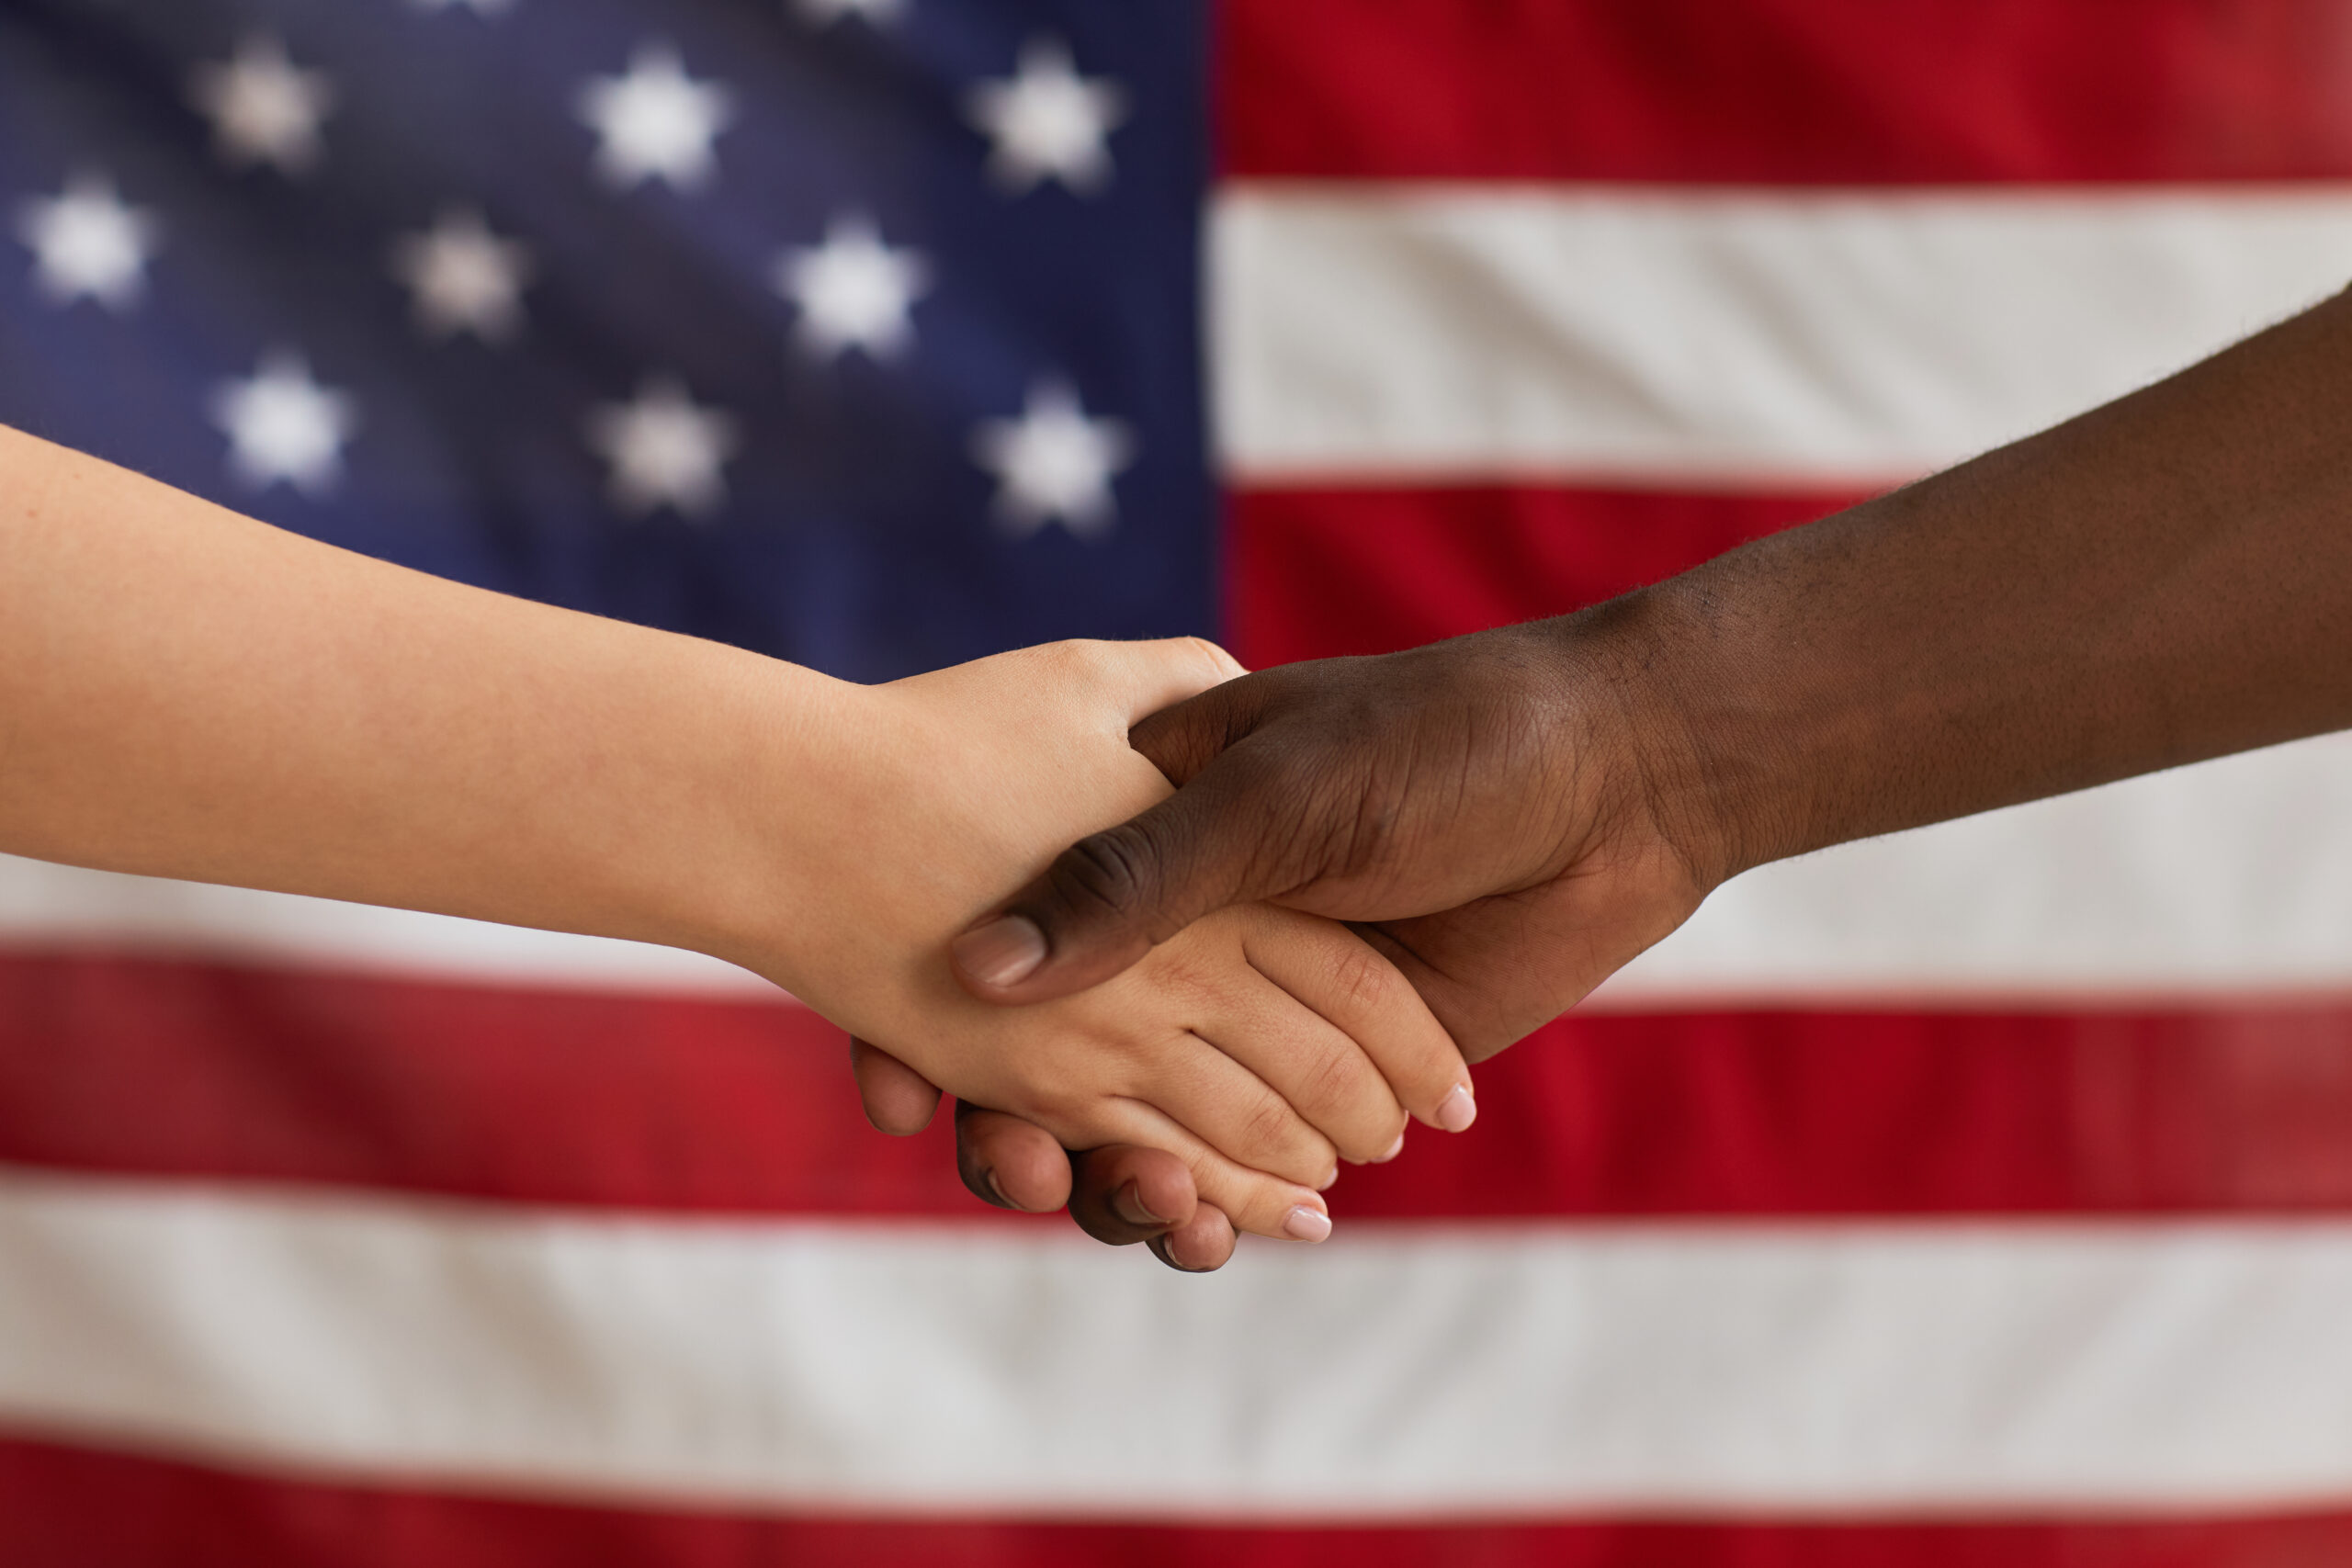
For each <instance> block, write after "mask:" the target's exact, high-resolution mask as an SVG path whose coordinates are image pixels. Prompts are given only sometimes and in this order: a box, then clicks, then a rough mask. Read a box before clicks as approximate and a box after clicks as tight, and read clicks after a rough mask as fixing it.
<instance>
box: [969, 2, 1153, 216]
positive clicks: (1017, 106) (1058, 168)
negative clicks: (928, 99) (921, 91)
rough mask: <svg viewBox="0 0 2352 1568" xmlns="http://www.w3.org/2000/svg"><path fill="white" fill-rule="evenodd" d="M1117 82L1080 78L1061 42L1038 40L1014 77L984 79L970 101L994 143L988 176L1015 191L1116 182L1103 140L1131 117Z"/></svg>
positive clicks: (1085, 188)
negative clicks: (1043, 184)
mask: <svg viewBox="0 0 2352 1568" xmlns="http://www.w3.org/2000/svg"><path fill="white" fill-rule="evenodd" d="M1126 106H1127V96H1126V94H1125V92H1123V91H1121V90H1120V88H1119V85H1118V84H1117V83H1115V82H1113V81H1111V80H1109V79H1108V78H1106V77H1101V76H1080V74H1079V73H1077V71H1076V70H1075V69H1074V68H1073V67H1072V66H1071V64H1070V58H1069V48H1068V46H1066V45H1064V44H1063V43H1062V42H1061V41H1060V40H1059V39H1050V38H1040V39H1031V40H1030V41H1029V42H1028V43H1026V44H1024V45H1023V47H1022V50H1021V60H1020V62H1019V65H1018V67H1017V68H1016V69H1015V71H1014V73H1013V74H1012V77H1011V78H1010V79H1008V80H1005V81H1000V82H983V83H981V84H980V85H978V86H977V87H975V88H973V89H972V91H971V95H970V96H968V97H967V99H966V100H965V112H966V113H967V114H968V115H969V116H970V117H971V120H972V123H973V124H974V125H976V126H978V127H979V128H980V130H983V131H985V132H987V133H988V137H989V141H990V142H991V143H992V144H993V145H992V146H991V148H990V150H989V174H990V175H994V176H995V178H996V181H997V183H998V184H999V185H1001V186H1003V187H1004V188H1005V189H1006V190H1008V191H1010V192H1012V194H1013V195H1015V196H1019V195H1022V194H1023V193H1024V192H1026V191H1029V190H1031V189H1034V188H1035V186H1037V185H1038V183H1039V182H1040V181H1044V180H1049V179H1053V180H1059V181H1061V182H1062V184H1063V185H1064V186H1068V187H1069V189H1070V190H1073V191H1075V192H1077V193H1078V194H1080V195H1081V196H1089V195H1091V194H1093V193H1094V192H1096V191H1098V190H1101V189H1102V188H1103V186H1106V185H1108V184H1110V183H1111V150H1110V148H1109V147H1107V146H1106V145H1104V141H1103V139H1104V138H1105V137H1107V136H1109V135H1110V134H1111V128H1112V127H1113V126H1115V125H1117V124H1118V123H1119V122H1120V121H1121V120H1123V119H1125V118H1126V116H1127V107H1126Z"/></svg>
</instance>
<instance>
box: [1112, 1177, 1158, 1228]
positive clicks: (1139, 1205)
mask: <svg viewBox="0 0 2352 1568" xmlns="http://www.w3.org/2000/svg"><path fill="white" fill-rule="evenodd" d="M1111 1210H1112V1212H1113V1213H1115V1214H1117V1215H1118V1216H1119V1218H1121V1219H1123V1220H1125V1221H1126V1222H1127V1224H1131V1225H1164V1224H1167V1223H1168V1222H1167V1221H1166V1220H1163V1219H1161V1218H1160V1217H1159V1215H1158V1214H1155V1213H1152V1212H1151V1211H1150V1210H1149V1209H1147V1208H1145V1207H1144V1203H1143V1192H1142V1190H1141V1189H1140V1188H1138V1187H1137V1186H1136V1184H1135V1183H1134V1182H1132V1181H1130V1182H1127V1183H1126V1184H1125V1185H1124V1186H1122V1187H1121V1188H1120V1189H1119V1190H1117V1191H1116V1192H1114V1193H1112V1194H1111Z"/></svg>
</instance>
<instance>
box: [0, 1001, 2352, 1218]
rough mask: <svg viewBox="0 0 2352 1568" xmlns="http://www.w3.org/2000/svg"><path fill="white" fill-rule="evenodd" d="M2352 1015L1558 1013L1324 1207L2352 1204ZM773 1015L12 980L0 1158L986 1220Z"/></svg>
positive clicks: (1581, 1209)
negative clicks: (1449, 1117)
mask: <svg viewBox="0 0 2352 1568" xmlns="http://www.w3.org/2000/svg"><path fill="white" fill-rule="evenodd" d="M2347 1062H2352V1002H2346V1003H2343V1004H2335V1005H2325V1006H2309V1007H2301V1008H2296V1007H2280V1008H2272V1009H2266V1008H2258V1007H2252V1006H2247V1007H2238V1008H2217V1009H2213V1010H2204V1011H2180V1010H2174V1011H2139V1012H2131V1011H2123V1010H2104V1011H2080V1012H2071V1013H2070V1012H2054V1011H2045V1012H2018V1013H1990V1012H1951V1013H1930V1012H1798V1011H1785V1012H1771V1011H1753V1012H1723V1013H1700V1014H1677V1015H1665V1016H1640V1015H1632V1016H1610V1015H1606V1014H1599V1015H1593V1016H1590V1017H1580V1018H1573V1019H1569V1020H1566V1021H1563V1022H1561V1023H1559V1024H1556V1025H1555V1026H1553V1028H1552V1029H1551V1030H1549V1031H1547V1032H1545V1034H1544V1035H1543V1036H1541V1037H1539V1038H1538V1039H1536V1040H1534V1041H1531V1042H1529V1043H1526V1044H1524V1045H1521V1046H1520V1047H1519V1048H1518V1049H1516V1050H1514V1051H1512V1052H1511V1053H1510V1055H1506V1056H1504V1057H1501V1058H1499V1059H1498V1060H1496V1061H1495V1062H1492V1063H1489V1064H1488V1065H1487V1066H1485V1067H1484V1068H1482V1069H1481V1078H1480V1085H1481V1094H1480V1104H1481V1106H1482V1108H1483V1111H1482V1115H1481V1118H1480V1121H1479V1124H1478V1127H1477V1129H1476V1132H1475V1133H1473V1134H1469V1135H1467V1136H1464V1137H1461V1138H1449V1137H1446V1136H1444V1135H1442V1134H1434V1133H1429V1132H1417V1133H1415V1134H1413V1135H1412V1136H1411V1137H1410V1138H1409V1139H1408V1148H1407V1152H1406V1155H1405V1157H1403V1158H1402V1159H1400V1160H1398V1161H1397V1163H1396V1164H1394V1165H1391V1166H1387V1167H1382V1168H1366V1169H1362V1170H1351V1171H1350V1172H1348V1173H1347V1175H1346V1177H1345V1179H1343V1180H1342V1181H1341V1183H1340V1186H1339V1187H1338V1188H1337V1189H1335V1190H1334V1192H1333V1195H1332V1196H1333V1207H1334V1209H1335V1210H1336V1212H1337V1213H1339V1214H1340V1216H1341V1217H1342V1218H1343V1219H1344V1218H1356V1219H1363V1218H1408V1219H1442V1218H1448V1217H1461V1216H1513V1217H1541V1216H1545V1215H1568V1216H1611V1215H1623V1216H1642V1215H1647V1216H1677V1215H1691V1216H1702V1215H1730V1216H1739V1215H1747V1216H1756V1217H1770V1216H1805V1215H1821V1216H1839V1215H1856V1216H1860V1215H1875V1216H1901V1215H1924V1214H2060V1213H2066V1214H2074V1213H2091V1214H2139V1213H2145V1214H2177V1213H2208V1212H2211V1213H2301V1212H2313V1211H2343V1210H2346V1209H2352V1073H2347V1072H2346V1070H2345V1068H2346V1063H2347ZM946 1139H947V1130H946V1127H945V1125H944V1118H943V1119H942V1122H941V1124H940V1125H938V1126H935V1127H934V1128H933V1130H932V1131H931V1132H930V1133H928V1134H924V1135H923V1136H922V1138H919V1139H913V1140H908V1141H897V1140H892V1139H888V1138H885V1137H882V1136H881V1135H880V1134H876V1133H873V1132H871V1131H870V1130H868V1129H867V1128H866V1126H865V1122H864V1121H863V1120H862V1119H861V1118H860V1116H859V1114H858V1112H857V1110H856V1105H855V1101H854V1098H853V1097H852V1094H851V1090H850V1087H849V1081H848V1074H847V1073H846V1072H845V1071H844V1070H843V1066H842V1040H841V1037H840V1036H839V1035H838V1034H837V1033H835V1032H833V1031H831V1029H830V1028H828V1027H826V1026H825V1025H823V1024H821V1023H820V1022H818V1021H815V1020H813V1019H811V1018H810V1017H809V1015H807V1014H805V1013H802V1012H799V1011H797V1010H789V1009H784V1008H775V1007H763V1006H756V1005H746V1004H741V1003H730V1002H711V1001H695V1000H683V999H664V998H646V997H628V998H614V997H582V996H574V995H565V994H561V993H546V992H523V991H501V990H496V989H492V988H488V987H469V986H453V985H425V984H419V983H415V982H411V981H397V980H385V979H363V978H358V977H348V976H319V975H311V974H275V973H270V972H267V971H260V970H239V969H232V968H227V967H209V966H205V965H199V964H173V963H158V962H153V961H146V960H130V959H121V958H106V957H97V956H84V957H46V958H41V957H16V958H10V959H5V960H0V1161H8V1162H13V1163H17V1164H22V1165H32V1166H41V1167H48V1168H64V1169H75V1170H86V1171H100V1172H109V1173H121V1174H132V1175H142V1176H162V1177H193V1178H208V1179H253V1180H267V1181H284V1182H303V1183H329V1184H336V1185H345V1186H352V1187H362V1188H376V1189H386V1190H397V1191H411V1192H424V1193H433V1194H439V1195H447V1196H457V1197H467V1198H481V1199H492V1200H503V1201H521V1202H532V1203H554V1204H583V1205H597V1206H605V1207H624V1208H653V1209H664V1210H679V1211H725V1212H742V1213H777V1214H843V1215H881V1214H905V1215H945V1216H958V1217H972V1218H978V1217H979V1216H981V1215H983V1214H985V1213H988V1211H985V1210H983V1209H982V1208H981V1207H980V1206H979V1205H978V1203H976V1202H975V1201H972V1200H971V1199H970V1198H969V1197H967V1195H966V1194H965V1193H964V1191H963V1190H962V1188H961V1187H960V1186H959V1185H957V1183H956V1179H955V1177H954V1175H953V1173H952V1171H951V1169H950V1167H949V1154H948V1147H947V1142H946Z"/></svg>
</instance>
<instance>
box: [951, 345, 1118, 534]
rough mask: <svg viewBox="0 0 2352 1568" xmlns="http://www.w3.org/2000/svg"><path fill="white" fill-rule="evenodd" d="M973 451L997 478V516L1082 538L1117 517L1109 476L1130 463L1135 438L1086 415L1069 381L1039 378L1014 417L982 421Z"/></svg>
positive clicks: (1013, 526) (1021, 528) (1010, 524)
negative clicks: (1051, 526)
mask: <svg viewBox="0 0 2352 1568" xmlns="http://www.w3.org/2000/svg"><path fill="white" fill-rule="evenodd" d="M972 455H973V457H975V458H976V459H977V460H978V463H979V465H980V466H981V467H982V468H986V469H988V470H989V472H990V473H993V474H994V475H996V477H997V492H996V510H997V515H998V517H999V518H1000V519H1001V520H1002V522H1003V523H1004V525H1005V527H1006V529H1007V530H1008V531H1009V532H1011V533H1012V534H1013V535H1014V536H1017V537H1026V536H1029V535H1031V534H1034V533H1035V532H1037V530H1038V529H1040V528H1043V527H1044V526H1045V525H1046V524H1048V523H1059V524H1060V525H1062V526H1063V527H1065V528H1067V529H1069V531H1070V532H1071V533H1073V534H1076V535H1078V536H1080V537H1081V538H1085V537H1090V536H1093V535H1096V534H1100V533H1103V532H1105V531H1107V530H1108V529H1109V528H1110V526H1111V525H1112V522H1113V521H1114V517H1115V516H1116V513H1117V506H1116V503H1115V502H1114V501H1113V499H1112V495H1111V476H1112V475H1114V474H1115V473H1117V472H1118V471H1119V470H1120V469H1122V468H1125V467H1126V466H1127V465H1128V464H1130V463H1132V462H1134V461H1135V438H1134V436H1133V435H1132V434H1129V432H1128V429H1127V426H1126V425H1125V423H1123V422H1122V421H1119V420H1115V419H1089V418H1087V417H1086V411H1085V410H1084V409H1082V408H1080V406H1079V401H1078V394H1077V393H1076V392H1074V391H1072V390H1070V389H1069V387H1068V386H1067V385H1065V384H1063V383H1061V382H1058V381H1045V382H1039V383H1037V384H1035V385H1034V386H1032V387H1031V388H1030V389H1029V399H1028V402H1027V404H1026V406H1024V407H1023V409H1022V411H1021V417H1020V418H1019V419H1012V420H1001V419H992V420H987V421H984V422H982V423H981V424H980V426H979V428H978V430H977V431H975V432H974V433H973V435H972Z"/></svg>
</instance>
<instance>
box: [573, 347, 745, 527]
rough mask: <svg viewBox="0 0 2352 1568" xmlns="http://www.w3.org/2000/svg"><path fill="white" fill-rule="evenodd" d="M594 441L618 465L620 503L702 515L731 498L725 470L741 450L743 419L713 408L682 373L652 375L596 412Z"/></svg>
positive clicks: (635, 512)
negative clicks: (690, 390) (691, 392)
mask: <svg viewBox="0 0 2352 1568" xmlns="http://www.w3.org/2000/svg"><path fill="white" fill-rule="evenodd" d="M588 445H589V446H592V447H593V448H594V449H595V451H596V454H597V455H598V456H599V457H603V458H604V459H605V461H606V462H608V463H610V464H611V465H612V468H613V472H612V482H611V491H612V498H613V504H614V505H616V506H617V507H619V508H620V510H621V511H623V512H624V513H628V514H629V515H630V516H633V517H636V516H643V515H644V514H645V513H649V512H651V511H653V510H654V509H655V508H656V507H660V506H668V507H671V508H673V509H674V510H675V511H676V512H677V513H679V515H681V516H684V517H698V516H701V515H703V514H705V513H709V512H712V511H715V510H716V509H717V508H718V507H720V506H722V505H724V504H726V501H727V480H726V479H725V477H724V476H722V475H721V474H720V472H719V469H720V468H721V466H722V465H724V464H725V463H726V461H727V459H728V458H729V457H732V456H734V453H735V446H736V436H735V421H734V419H733V418H732V417H731V416H729V414H728V413H727V412H725V411H724V410H721V409H715V408H705V407H702V406H700V405H698V404H697V403H695V400H693V399H692V398H690V397H688V396H687V395H686V389H685V388H684V386H683V385H682V384H680V382H679V381H678V380H677V379H676V378H674V377H668V376H657V377H650V378H647V379H646V380H645V381H644V382H642V383H640V384H639V387H638V389H637V396H636V398H634V399H633V400H630V401H628V402H626V403H616V404H609V405H607V406H605V407H604V408H600V409H598V410H597V411H596V412H594V414H592V415H591V416H590V417H589V421H588Z"/></svg>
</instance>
